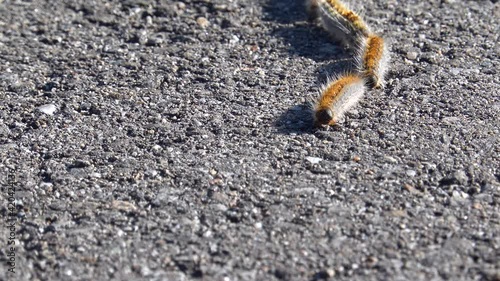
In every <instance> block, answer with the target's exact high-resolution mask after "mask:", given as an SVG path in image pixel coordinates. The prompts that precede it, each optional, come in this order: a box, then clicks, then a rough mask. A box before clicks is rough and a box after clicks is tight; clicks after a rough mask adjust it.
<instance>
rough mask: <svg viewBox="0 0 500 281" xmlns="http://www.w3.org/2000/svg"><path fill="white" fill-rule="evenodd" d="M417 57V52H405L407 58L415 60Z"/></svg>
mask: <svg viewBox="0 0 500 281" xmlns="http://www.w3.org/2000/svg"><path fill="white" fill-rule="evenodd" d="M417 57H418V53H417V52H408V53H406V58H407V59H409V60H416V59H417Z"/></svg>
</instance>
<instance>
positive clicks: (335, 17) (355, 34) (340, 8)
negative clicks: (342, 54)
mask: <svg viewBox="0 0 500 281" xmlns="http://www.w3.org/2000/svg"><path fill="white" fill-rule="evenodd" d="M307 8H308V11H309V15H310V17H314V18H319V20H320V22H321V25H322V26H323V28H324V29H325V30H326V31H327V32H328V33H330V35H331V36H332V37H333V38H334V39H335V40H337V41H339V42H340V43H341V44H343V45H344V46H347V47H350V46H355V45H357V44H358V40H359V39H360V38H362V37H367V36H368V35H369V34H370V28H369V26H368V25H367V24H366V23H365V22H364V20H363V19H362V18H361V16H359V15H358V14H357V13H355V12H354V11H352V10H350V9H348V8H347V7H346V6H345V5H344V4H343V3H342V2H341V1H340V0H307Z"/></svg>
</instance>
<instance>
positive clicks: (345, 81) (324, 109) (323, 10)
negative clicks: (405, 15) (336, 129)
mask: <svg viewBox="0 0 500 281" xmlns="http://www.w3.org/2000/svg"><path fill="white" fill-rule="evenodd" d="M306 5H307V9H308V11H309V15H310V16H311V17H314V18H317V19H319V21H320V23H321V25H322V26H323V28H324V29H325V30H326V31H327V32H328V33H329V34H330V35H331V36H332V37H333V38H334V39H335V40H336V41H338V42H340V43H341V44H342V45H344V46H346V47H349V48H355V51H354V55H355V57H354V61H355V62H356V64H357V67H356V72H354V73H350V74H346V75H342V76H340V77H339V78H337V79H331V80H330V82H329V83H327V85H326V86H324V87H322V90H321V94H320V96H319V99H318V101H317V102H316V106H315V108H314V125H315V126H322V125H334V124H337V123H338V121H339V120H341V119H342V117H343V115H344V114H345V113H346V112H347V111H348V110H349V109H350V108H352V107H353V106H355V105H356V104H357V103H358V101H359V100H360V99H361V98H362V97H363V95H364V93H365V92H366V90H367V89H378V88H382V87H383V85H384V78H385V74H386V72H387V69H388V66H389V61H390V51H389V45H388V43H387V41H386V40H384V39H383V38H382V37H381V36H379V35H376V34H374V33H373V32H372V31H371V28H370V27H369V26H368V24H366V22H365V21H364V20H363V18H362V17H361V16H360V15H359V14H357V13H356V12H354V11H352V10H350V9H348V8H347V6H346V5H345V4H343V3H342V1H340V0H307V2H306Z"/></svg>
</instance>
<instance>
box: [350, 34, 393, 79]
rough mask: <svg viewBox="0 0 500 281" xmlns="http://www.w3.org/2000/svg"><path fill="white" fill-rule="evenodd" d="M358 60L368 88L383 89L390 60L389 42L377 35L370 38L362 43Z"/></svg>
mask: <svg viewBox="0 0 500 281" xmlns="http://www.w3.org/2000/svg"><path fill="white" fill-rule="evenodd" d="M356 60H357V61H358V65H359V66H358V68H359V71H360V72H361V73H362V74H363V76H364V78H365V79H366V84H367V86H368V87H369V88H371V89H374V88H382V87H383V85H384V78H385V74H386V72H387V69H388V66H389V60H390V52H389V47H388V44H387V42H386V41H385V40H384V39H383V38H382V37H380V36H377V35H373V34H372V35H370V36H368V37H367V38H365V39H363V40H362V41H361V45H360V47H359V49H358V55H357V57H356Z"/></svg>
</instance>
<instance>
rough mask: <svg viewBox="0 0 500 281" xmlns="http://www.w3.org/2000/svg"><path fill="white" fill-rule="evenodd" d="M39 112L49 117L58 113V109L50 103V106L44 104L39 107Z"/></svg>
mask: <svg viewBox="0 0 500 281" xmlns="http://www.w3.org/2000/svg"><path fill="white" fill-rule="evenodd" d="M38 110H40V111H41V112H43V113H45V114H47V115H52V114H54V112H56V110H57V108H56V106H55V105H54V104H52V103H49V104H44V105H42V106H39V107H38Z"/></svg>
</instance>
